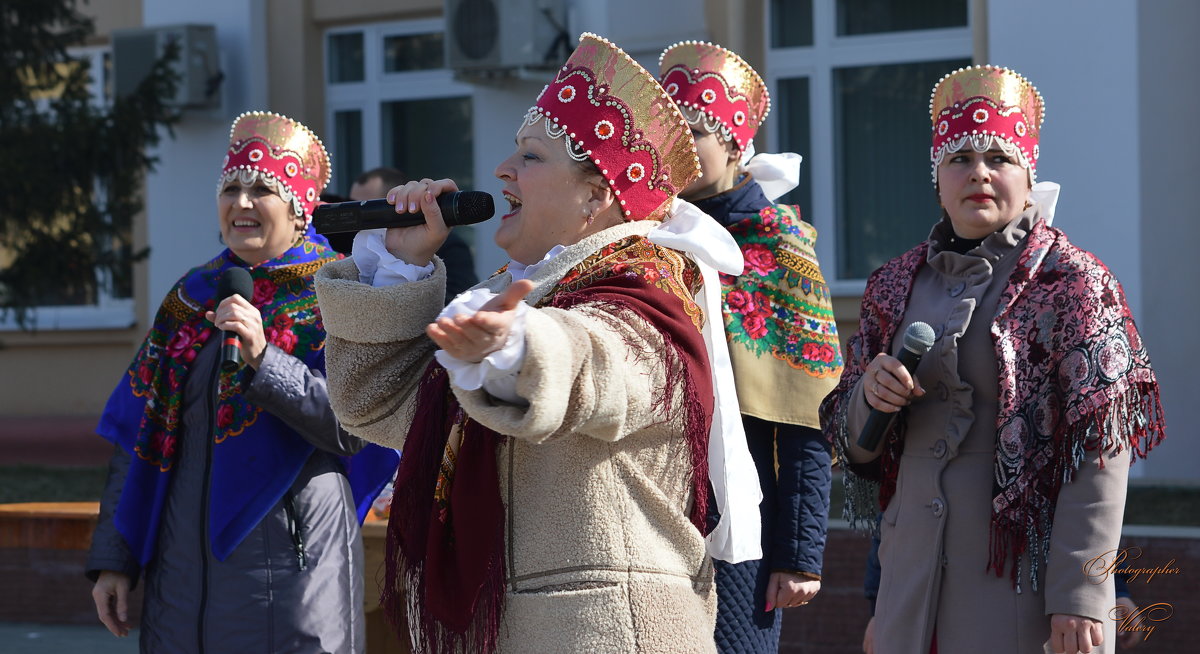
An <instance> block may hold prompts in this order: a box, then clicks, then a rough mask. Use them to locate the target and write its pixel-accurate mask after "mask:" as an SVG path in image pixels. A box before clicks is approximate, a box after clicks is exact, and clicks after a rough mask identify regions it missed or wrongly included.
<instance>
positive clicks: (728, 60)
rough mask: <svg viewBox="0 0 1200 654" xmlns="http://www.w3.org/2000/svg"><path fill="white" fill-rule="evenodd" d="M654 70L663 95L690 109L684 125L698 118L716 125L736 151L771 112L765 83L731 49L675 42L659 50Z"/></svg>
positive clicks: (747, 140) (692, 42) (706, 43)
mask: <svg viewBox="0 0 1200 654" xmlns="http://www.w3.org/2000/svg"><path fill="white" fill-rule="evenodd" d="M658 65H659V80H660V81H661V83H662V84H663V86H664V88H665V89H666V91H667V93H668V94H669V95H670V96H671V97H672V98H674V99H675V101H676V102H677V103H678V104H679V105H680V106H681V107H683V108H686V109H689V110H691V112H690V113H689V114H688V117H689V121H688V122H689V123H690V124H692V125H697V124H702V122H701V121H702V120H703V119H702V118H701V117H704V118H707V121H704V122H709V123H711V122H719V123H720V124H721V125H722V126H723V127H724V128H725V132H727V133H728V134H729V135H730V137H731V138H732V139H733V140H734V141H735V142H736V143H737V145H738V149H739V150H742V151H744V150H745V149H746V147H747V146H748V145H749V144H750V142H751V140H753V138H754V134H755V132H757V131H758V128H759V126H761V125H762V123H763V121H764V120H766V118H767V116H768V115H769V114H770V113H771V95H770V93H769V92H768V91H767V85H766V83H765V82H763V80H762V77H760V76H759V74H758V73H757V72H756V71H755V70H754V68H752V67H751V66H750V64H748V63H746V61H745V60H744V59H742V58H741V57H740V56H738V54H737V53H735V52H733V51H731V50H728V49H726V48H723V47H721V46H719V45H716V44H714V43H710V42H708V41H696V40H689V41H680V42H678V43H676V44H674V45H672V46H670V47H668V48H666V49H665V50H663V51H662V53H661V54H660V55H659V57H658ZM705 128H706V129H709V128H708V125H705ZM709 131H710V132H712V131H713V130H712V129H709Z"/></svg>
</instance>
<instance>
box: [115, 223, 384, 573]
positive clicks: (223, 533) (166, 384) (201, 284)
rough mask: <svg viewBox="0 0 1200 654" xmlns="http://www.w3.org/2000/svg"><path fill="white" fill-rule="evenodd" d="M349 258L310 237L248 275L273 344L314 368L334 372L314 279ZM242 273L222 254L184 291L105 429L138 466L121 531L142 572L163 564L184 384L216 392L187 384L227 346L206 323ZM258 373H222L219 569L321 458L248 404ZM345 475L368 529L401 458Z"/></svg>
mask: <svg viewBox="0 0 1200 654" xmlns="http://www.w3.org/2000/svg"><path fill="white" fill-rule="evenodd" d="M339 257H340V255H338V254H337V253H336V252H334V251H333V250H332V249H331V248H330V247H329V246H328V243H327V242H326V241H325V239H324V238H323V237H321V236H318V235H316V234H315V233H314V232H313V231H312V230H311V228H310V230H309V232H308V234H307V235H306V237H305V238H304V239H303V240H301V241H300V242H299V243H298V244H297V245H295V246H293V247H292V248H291V249H289V250H288V251H287V252H285V253H284V254H283V255H281V256H279V257H278V258H275V259H272V260H270V261H266V262H264V263H262V264H260V265H258V266H255V267H253V268H251V269H250V275H251V278H252V279H253V281H254V297H253V299H251V304H253V305H254V306H255V307H257V308H258V309H259V311H260V312H261V313H262V317H263V326H264V332H265V335H266V338H267V341H268V342H269V343H271V344H273V345H275V346H277V347H279V348H280V349H282V350H284V351H285V352H287V353H289V354H291V355H293V356H295V357H297V358H299V359H301V360H302V361H304V362H305V364H306V365H307V366H308V367H309V368H314V369H319V370H324V369H325V349H324V348H325V332H324V329H323V328H322V326H321V314H320V312H319V310H318V308H317V299H316V294H315V292H314V291H313V281H312V275H313V273H314V272H316V271H317V269H318V268H320V267H321V266H323V265H325V264H326V263H327V262H329V261H333V260H335V259H337V258H339ZM232 267H243V268H245V267H247V266H246V263H245V262H243V261H242V260H241V259H239V258H238V257H237V256H236V255H234V254H233V253H232V252H231V251H229V250H224V251H223V252H221V254H219V255H217V257H216V258H214V259H212V260H211V261H209V262H208V263H206V264H204V265H202V266H199V267H196V268H193V269H192V270H190V271H188V273H187V274H185V275H184V276H183V277H182V278H181V279H180V280H179V281H178V282H176V284H175V286H174V287H173V288H172V289H171V291H170V292H169V293H168V294H167V297H166V299H165V300H163V303H162V305H161V306H160V307H159V310H158V313H157V314H156V315H155V318H154V323H153V325H152V326H151V327H150V331H149V333H147V335H146V339H145V340H144V341H143V342H142V346H141V348H140V349H139V350H138V352H137V354H136V355H135V356H134V359H133V363H132V364H130V366H129V369H128V370H127V371H126V373H125V375H124V376H123V378H122V381H120V382H119V383H118V384H117V387H116V389H115V390H113V392H112V395H111V396H110V397H109V399H108V403H107V405H106V406H105V408H104V413H103V414H102V415H101V418H100V424H99V426H98V427H97V432H98V433H99V434H100V435H101V436H103V437H105V438H107V439H108V440H110V441H112V442H114V443H116V444H118V445H120V446H121V447H122V448H124V449H125V451H126V452H128V453H129V454H130V456H131V459H132V462H131V465H130V468H129V473H128V476H127V478H126V482H125V487H124V489H123V490H122V493H121V499H120V501H119V502H118V504H117V509H116V512H115V514H114V520H115V522H116V526H117V529H118V531H119V532H120V533H121V535H122V536H123V537H124V538H125V540H126V542H127V543H128V545H129V547H130V551H131V553H132V554H133V555H134V556H135V557H137V559H138V561H139V562H140V563H141V564H142V565H145V564H146V563H147V562H148V561H149V560H150V558H151V557H152V556H153V555H154V551H155V547H156V543H157V536H158V525H159V518H160V513H161V510H162V507H163V505H164V503H165V500H166V495H167V492H168V489H169V488H170V480H171V474H172V471H173V469H174V465H175V455H176V442H177V439H178V438H179V437H180V435H181V434H182V425H181V424H180V420H181V417H182V412H183V406H182V403H183V388H184V384H185V383H202V384H211V381H210V380H207V379H196V380H189V376H190V373H191V372H192V364H193V362H194V361H195V359H196V355H197V354H198V353H199V352H200V349H201V347H203V346H204V344H205V343H206V342H207V341H208V340H209V339H210V338H213V337H214V335H217V330H216V329H215V328H214V327H213V325H212V324H211V323H209V322H208V321H207V320H205V318H204V313H205V311H211V310H213V309H214V308H215V306H216V303H217V302H216V299H217V298H216V293H217V283H218V280H219V279H220V278H221V275H222V274H223V273H224V271H225V270H226V269H229V268H232ZM249 373H250V371H249V368H248V366H245V365H242V366H241V367H239V368H238V369H237V370H236V371H234V372H220V373H219V381H218V388H219V391H218V398H217V409H216V413H215V417H214V422H215V424H213V425H212V476H211V493H210V497H209V500H210V501H209V503H208V504H209V507H210V508H209V516H208V520H209V533H210V535H211V546H212V551H213V554H214V555H215V556H216V557H217V558H218V559H221V560H224V559H225V558H226V557H227V556H228V555H229V554H230V553H231V552H232V551H233V550H234V548H236V547H237V545H238V544H239V543H241V541H242V539H244V538H245V537H246V535H247V534H248V533H250V531H251V530H252V529H253V528H254V527H255V525H257V524H258V523H259V521H260V520H262V518H263V517H264V516H265V515H266V514H267V513H268V512H269V511H270V510H271V507H273V506H274V505H275V503H276V502H278V501H279V499H280V498H281V497H283V495H284V493H285V492H286V491H287V489H288V487H290V486H291V484H292V482H293V481H294V480H295V479H296V475H298V474H299V473H300V470H301V468H302V467H303V466H304V462H305V461H306V460H307V459H308V457H309V455H310V454H312V452H313V449H314V448H313V446H312V445H311V444H309V443H308V442H307V441H306V440H304V439H303V438H302V437H301V436H299V435H298V434H296V433H295V432H294V431H293V430H292V429H291V428H290V427H288V426H287V425H286V424H285V423H284V422H283V421H282V420H280V419H278V418H276V417H275V416H273V415H271V414H270V413H268V412H265V411H263V410H262V409H261V408H259V407H258V406H256V405H254V404H252V403H250V402H247V401H245V399H243V397H242V389H243V388H244V387H245V384H246V382H247V379H248V376H249ZM264 462H269V463H264ZM345 463H346V466H347V473H348V475H349V477H350V481H351V488H352V490H353V491H354V492H355V501H356V503H357V507H358V509H359V518H360V519H361V518H362V517H363V516H364V515H365V510H366V509H367V508H369V506H370V502H371V499H373V498H374V497H375V495H378V493H379V490H380V489H381V488H382V487H383V484H385V483H387V480H388V478H389V477H390V476H391V474H392V472H393V471H394V470H395V465H396V454H395V452H394V451H392V450H388V449H385V448H380V447H378V446H375V445H369V446H368V447H366V448H364V449H363V450H362V451H361V452H360V453H359V454H357V455H355V456H354V457H351V458H350V459H349V460H347V461H346V462H345Z"/></svg>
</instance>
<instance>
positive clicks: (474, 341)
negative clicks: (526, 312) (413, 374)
mask: <svg viewBox="0 0 1200 654" xmlns="http://www.w3.org/2000/svg"><path fill="white" fill-rule="evenodd" d="M532 290H533V282H531V281H529V280H528V279H522V280H521V281H519V282H514V283H512V284H510V285H509V287H508V288H506V289H504V290H503V291H501V293H500V294H499V295H497V296H496V297H494V298H492V299H491V300H489V301H488V302H487V304H484V305H483V306H482V307H480V308H479V311H476V312H475V313H474V314H472V315H465V314H462V315H457V316H454V317H453V318H438V319H437V320H436V321H435V322H431V323H429V325H428V326H426V327H425V333H426V334H428V335H429V338H432V339H433V342H434V343H437V345H438V347H440V348H442V349H443V350H445V352H446V353H447V354H449V355H450V356H452V357H454V358H455V359H458V360H460V361H467V362H469V363H479V362H480V361H483V358H484V357H486V356H487V355H489V354H491V353H492V352H495V351H496V350H499V349H501V348H503V347H504V344H505V343H507V342H508V335H509V332H510V331H511V330H512V324H513V320H514V319H515V318H516V316H517V305H519V304H520V303H521V301H522V300H524V299H525V296H526V295H529V292H530V291H532Z"/></svg>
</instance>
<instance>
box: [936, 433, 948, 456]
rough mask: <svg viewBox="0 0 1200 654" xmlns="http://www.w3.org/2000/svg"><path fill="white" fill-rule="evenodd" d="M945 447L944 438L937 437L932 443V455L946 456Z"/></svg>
mask: <svg viewBox="0 0 1200 654" xmlns="http://www.w3.org/2000/svg"><path fill="white" fill-rule="evenodd" d="M947 449H949V448H948V447H947V446H946V439H944V438H939V439H938V442H936V443H934V444H933V455H934V456H936V457H937V458H939V459H940V458H942V457H944V456H946V450H947Z"/></svg>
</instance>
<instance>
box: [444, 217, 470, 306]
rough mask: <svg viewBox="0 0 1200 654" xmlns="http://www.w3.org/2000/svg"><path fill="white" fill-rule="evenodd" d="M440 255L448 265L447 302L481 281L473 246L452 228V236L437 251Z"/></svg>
mask: <svg viewBox="0 0 1200 654" xmlns="http://www.w3.org/2000/svg"><path fill="white" fill-rule="evenodd" d="M437 255H438V257H440V258H441V259H442V263H444V264H445V265H446V303H447V304H448V303H449V302H450V300H453V299H454V296H455V295H458V294H459V293H462V292H463V291H465V290H467V289H468V288H471V287H472V286H474V285H475V284H477V283H479V278H478V277H476V276H475V258H474V257H473V256H471V246H469V245H467V242H466V241H464V240H463V237H461V236H459V235H458V234H455V233H454V230H450V236H449V237H448V238H447V239H446V242H445V243H443V244H442V247H441V248H439V249H438V251H437Z"/></svg>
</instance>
